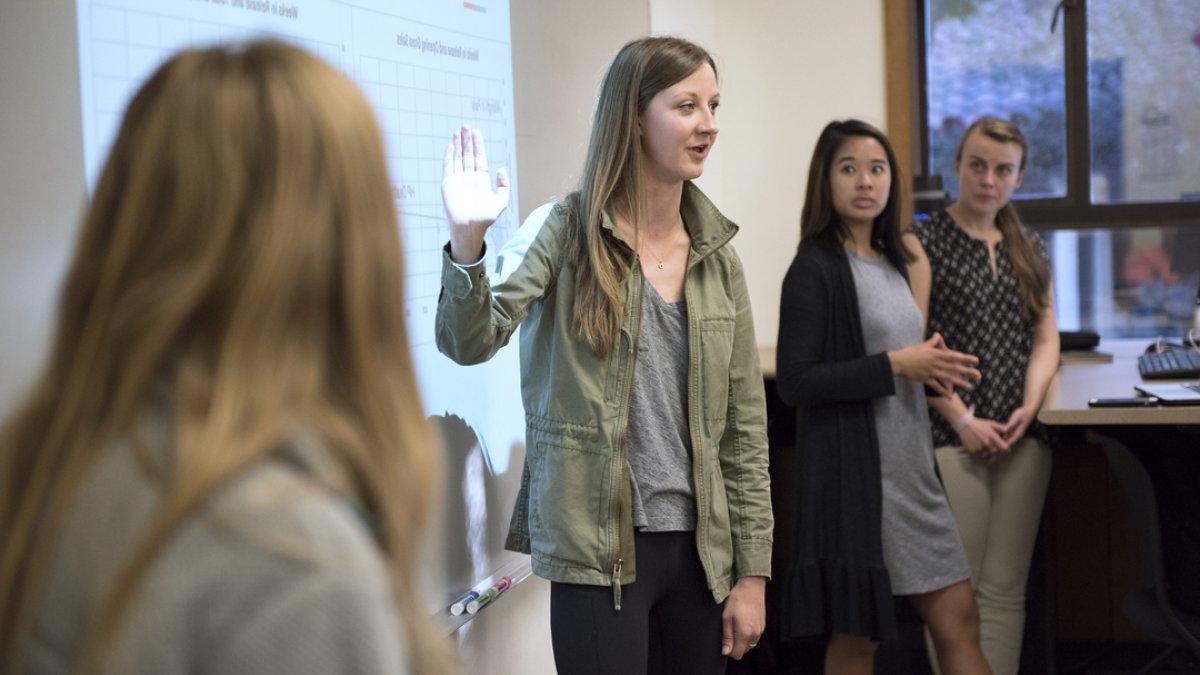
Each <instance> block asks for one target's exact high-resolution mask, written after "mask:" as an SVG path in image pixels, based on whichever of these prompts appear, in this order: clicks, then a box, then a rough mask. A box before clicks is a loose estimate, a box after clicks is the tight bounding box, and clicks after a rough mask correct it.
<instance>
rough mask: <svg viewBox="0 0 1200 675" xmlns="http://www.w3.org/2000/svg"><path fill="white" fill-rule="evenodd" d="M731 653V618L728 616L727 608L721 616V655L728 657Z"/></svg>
mask: <svg viewBox="0 0 1200 675" xmlns="http://www.w3.org/2000/svg"><path fill="white" fill-rule="evenodd" d="M732 652H733V617H731V616H730V615H729V608H728V607H726V608H725V612H723V613H722V615H721V654H722V655H723V656H729V655H730V654H731V653H732Z"/></svg>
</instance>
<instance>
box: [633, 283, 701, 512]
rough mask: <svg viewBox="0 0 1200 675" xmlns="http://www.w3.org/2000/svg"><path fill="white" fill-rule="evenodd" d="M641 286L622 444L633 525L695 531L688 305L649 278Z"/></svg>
mask: <svg viewBox="0 0 1200 675" xmlns="http://www.w3.org/2000/svg"><path fill="white" fill-rule="evenodd" d="M643 285H644V286H645V289H644V291H643V294H642V327H641V331H640V332H639V334H638V339H637V348H638V353H637V363H636V365H634V368H633V395H632V398H631V399H630V402H629V406H630V407H629V439H628V444H627V446H626V447H627V448H628V449H629V454H628V455H627V458H628V459H627V461H628V462H629V468H630V473H631V475H632V476H633V525H634V527H637V528H638V529H641V530H645V531H649V532H679V531H687V530H694V529H696V499H695V496H694V495H695V493H694V492H693V490H692V442H691V436H690V433H689V429H688V418H687V381H688V326H687V304H686V302H685V301H683V300H680V301H679V302H667V301H666V300H663V298H662V296H661V295H659V294H658V291H656V290H655V289H654V286H653V285H651V284H650V283H649V282H644V284H643Z"/></svg>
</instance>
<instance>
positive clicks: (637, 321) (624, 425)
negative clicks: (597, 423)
mask: <svg viewBox="0 0 1200 675" xmlns="http://www.w3.org/2000/svg"><path fill="white" fill-rule="evenodd" d="M634 262H635V263H637V264H636V265H635V266H634V268H633V278H634V281H636V282H638V283H636V284H634V288H633V293H634V303H633V304H634V305H635V306H634V307H631V308H630V311H631V312H632V313H633V314H634V315H635V316H634V317H633V321H634V329H635V330H633V331H632V332H631V334H630V342H629V376H628V377H627V378H626V379H627V382H626V385H625V398H624V401H623V402H622V405H623V406H624V407H625V414H624V416H623V420H622V422H621V438H620V440H619V441H618V442H617V457H616V475H617V480H615V481H613V489H612V493H611V497H612V498H611V500H610V503H611V504H612V507H611V508H610V509H609V513H610V517H611V518H612V524H613V532H614V535H613V543H614V546H613V549H614V551H613V555H612V557H613V566H612V589H613V609H614V610H615V611H618V612H619V611H621V566H622V564H623V563H624V560H623V559H622V558H621V523H620V522H619V521H618V518H617V508H616V507H617V496H618V495H619V494H620V491H621V478H622V477H624V475H625V442H626V440H627V438H628V436H629V399H630V397H631V396H632V395H633V369H634V367H635V366H636V365H637V333H638V331H639V330H640V329H641V323H642V315H641V309H642V290H641V289H642V287H641V283H640V282H641V274H642V270H641V266H640V263H638V260H637V257H636V256H635V257H634Z"/></svg>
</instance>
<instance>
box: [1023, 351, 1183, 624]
mask: <svg viewBox="0 0 1200 675" xmlns="http://www.w3.org/2000/svg"><path fill="white" fill-rule="evenodd" d="M1149 342H1150V340H1149V339H1148V338H1139V339H1125V340H1105V341H1104V342H1103V343H1102V344H1101V345H1100V347H1099V349H1100V350H1101V351H1105V352H1109V353H1111V354H1112V355H1113V360H1112V362H1111V363H1094V362H1070V361H1068V362H1066V363H1064V364H1063V365H1062V366H1061V367H1060V368H1059V372H1058V373H1057V374H1056V375H1055V376H1054V379H1053V380H1052V381H1051V383H1050V388H1049V390H1048V391H1047V393H1046V400H1045V401H1044V403H1043V405H1042V409H1041V411H1040V412H1039V413H1038V420H1039V421H1040V422H1042V423H1043V424H1045V425H1047V426H1049V427H1054V428H1056V429H1057V431H1058V432H1059V433H1058V435H1059V436H1061V438H1060V440H1059V441H1058V442H1056V443H1055V445H1054V454H1055V458H1054V470H1053V474H1052V478H1051V486H1050V494H1049V495H1048V496H1047V505H1046V511H1047V513H1046V521H1045V522H1044V523H1043V530H1044V535H1047V536H1046V537H1045V539H1046V540H1047V541H1046V543H1048V546H1047V548H1048V549H1049V550H1046V551H1043V556H1044V557H1043V558H1042V560H1041V561H1040V564H1041V565H1042V566H1043V572H1044V573H1045V574H1046V575H1047V576H1048V577H1049V578H1050V579H1051V580H1052V582H1051V583H1049V584H1047V585H1048V589H1047V590H1048V593H1049V595H1051V596H1052V597H1050V598H1047V599H1046V605H1047V607H1048V608H1049V612H1050V613H1051V614H1052V616H1050V617H1047V618H1048V619H1049V620H1050V621H1051V622H1052V623H1053V624H1054V634H1055V635H1054V638H1055V640H1056V641H1057V642H1061V643H1097V642H1106V641H1117V642H1136V641H1143V640H1145V637H1144V636H1143V635H1142V634H1141V632H1140V631H1138V630H1137V629H1136V628H1134V627H1133V626H1132V624H1130V623H1129V622H1128V621H1127V620H1126V619H1125V617H1124V614H1123V612H1122V610H1121V602H1122V599H1123V598H1124V596H1125V594H1126V593H1127V592H1128V591H1129V590H1130V589H1131V588H1132V586H1133V585H1134V579H1135V578H1136V538H1135V536H1134V534H1133V532H1132V530H1131V529H1130V528H1129V526H1128V524H1127V522H1126V519H1125V505H1124V498H1123V496H1122V495H1121V494H1120V493H1119V491H1118V490H1117V488H1116V486H1115V485H1114V484H1113V482H1112V479H1111V477H1110V476H1109V473H1108V465H1107V462H1106V461H1105V459H1104V455H1103V453H1102V452H1101V451H1100V449H1099V448H1097V447H1096V446H1095V445H1093V444H1091V443H1088V442H1086V441H1085V440H1083V435H1084V432H1085V431H1091V432H1092V433H1100V434H1102V435H1104V436H1106V437H1109V438H1113V437H1114V436H1117V435H1120V436H1122V437H1130V436H1131V435H1132V436H1133V437H1136V435H1137V434H1138V433H1141V431H1140V430H1139V429H1138V427H1141V428H1143V430H1144V431H1145V432H1148V434H1147V435H1149V432H1153V431H1154V430H1155V429H1160V430H1167V429H1171V428H1175V427H1180V426H1186V425H1200V407H1197V406H1184V407H1178V406H1176V407H1165V406H1164V407H1153V408H1089V407H1088V405H1087V402H1088V400H1089V399H1092V398H1103V397H1120V396H1134V395H1136V392H1135V391H1134V389H1133V387H1134V385H1135V384H1140V383H1141V382H1142V379H1141V376H1140V375H1139V374H1138V369H1137V357H1138V355H1140V354H1141V353H1142V352H1143V350H1144V349H1145V347H1146V345H1147V344H1148V343H1149ZM1156 382H1170V380H1156ZM1150 451H1151V452H1153V450H1152V449H1151V450H1150ZM1038 564H1039V561H1037V560H1035V565H1038ZM1031 582H1032V579H1031Z"/></svg>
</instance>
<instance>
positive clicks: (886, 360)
mask: <svg viewBox="0 0 1200 675" xmlns="http://www.w3.org/2000/svg"><path fill="white" fill-rule="evenodd" d="M895 167H896V162H895V157H894V154H893V153H892V150H891V148H890V146H889V144H888V141H887V138H886V137H885V136H884V135H883V133H882V132H880V131H879V130H877V129H875V128H874V127H872V126H870V125H868V124H865V123H863V122H859V121H857V120H848V121H845V122H833V123H831V124H830V125H828V126H827V127H826V128H825V130H824V131H823V132H822V134H821V137H820V139H819V140H818V141H817V148H816V151H815V153H814V157H813V161H812V165H811V168H810V170H809V178H808V181H809V182H808V191H807V195H806V199H805V205H804V211H803V214H802V216H801V226H800V229H801V238H802V241H801V245H800V249H799V251H798V252H797V254H796V259H795V261H794V262H793V264H792V267H791V269H789V271H788V275H787V278H786V279H785V280H784V286H783V295H782V303H781V313H780V334H779V342H778V374H777V385H778V387H779V392H780V395H781V396H782V398H783V399H784V400H785V401H786V402H788V403H793V404H796V405H797V436H798V438H797V451H798V452H799V453H800V457H799V463H800V471H799V472H798V474H799V475H798V476H797V482H796V490H797V492H798V495H797V497H798V498H797V503H798V508H799V513H798V514H797V518H796V522H797V532H796V546H797V555H796V559H795V560H794V561H793V563H792V568H791V570H789V573H788V575H787V578H786V580H785V588H784V595H785V610H784V621H783V630H784V634H785V635H786V636H788V637H800V636H802V635H812V634H825V635H828V636H830V640H829V645H828V648H827V650H826V659H825V670H826V672H830V673H858V672H864V673H870V672H872V668H873V662H874V653H875V648H876V646H877V644H878V642H879V641H880V640H884V639H889V638H892V637H894V636H895V633H896V629H895V619H894V617H893V616H892V607H891V598H892V596H893V595H906V596H909V598H910V599H911V601H912V604H913V606H914V607H915V608H916V610H917V612H918V613H919V614H920V615H921V617H922V618H923V619H924V621H925V622H926V624H927V625H928V626H929V628H930V631H931V633H932V635H933V636H934V642H935V644H936V646H937V658H938V661H939V662H940V664H941V667H942V671H943V672H948V673H989V672H991V671H990V670H989V669H988V666H987V663H986V662H985V661H984V658H983V654H982V652H981V650H980V646H979V613H978V609H977V608H976V605H975V600H974V598H973V596H972V594H971V586H970V584H969V577H970V568H969V566H968V564H967V559H966V556H965V555H964V553H963V548H962V542H961V540H960V539H959V536H958V532H957V530H956V529H955V524H954V519H953V516H952V515H951V513H950V508H949V505H948V504H947V501H946V495H945V493H944V491H943V490H942V487H941V485H940V484H939V482H938V479H937V476H936V474H935V472H934V456H933V444H932V440H931V438H930V431H929V415H928V412H927V410H926V401H925V392H924V387H926V386H928V387H931V388H933V389H935V390H937V391H950V390H952V389H953V388H955V387H959V388H964V389H970V388H971V387H972V384H971V382H972V381H973V380H977V379H978V377H979V373H978V371H977V370H976V369H975V367H974V366H975V364H976V363H977V360H976V359H975V357H973V356H969V355H966V354H963V353H960V352H956V351H951V350H949V349H946V347H945V344H944V343H943V342H942V341H941V338H940V337H939V336H936V335H935V336H933V337H932V338H931V339H929V340H924V339H923V333H924V321H923V318H922V316H921V313H920V310H918V308H917V305H916V302H915V301H914V299H913V296H912V294H911V292H910V290H909V287H908V283H907V278H906V276H905V274H906V273H905V267H906V263H907V262H908V261H909V259H910V258H911V254H910V253H909V252H908V250H907V249H906V248H905V246H904V244H903V243H902V241H901V233H900V228H899V208H898V207H899V203H898V202H899V200H898V196H899V189H900V187H899V186H900V180H899V178H898V177H896V176H895Z"/></svg>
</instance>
